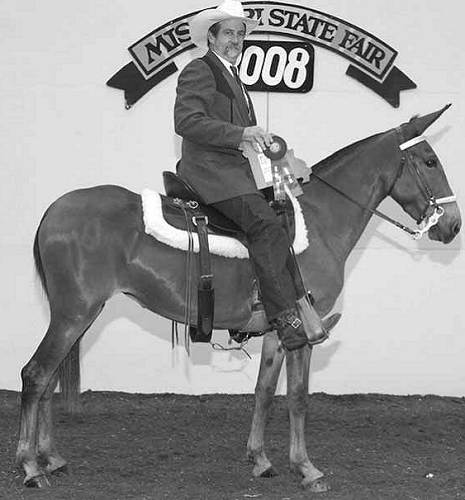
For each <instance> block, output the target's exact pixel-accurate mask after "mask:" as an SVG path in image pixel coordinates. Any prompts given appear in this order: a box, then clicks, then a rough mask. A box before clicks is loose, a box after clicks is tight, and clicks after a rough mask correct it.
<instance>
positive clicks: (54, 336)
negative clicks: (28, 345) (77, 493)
mask: <svg viewBox="0 0 465 500" xmlns="http://www.w3.org/2000/svg"><path fill="white" fill-rule="evenodd" d="M99 310H100V309H99ZM95 317H96V315H95V314H90V313H87V314H80V315H76V316H75V317H74V318H64V317H60V318H57V317H53V313H52V319H51V322H50V326H49V328H48V331H47V333H46V335H45V337H44V338H43V340H42V342H41V343H40V345H39V347H38V348H37V351H36V352H35V353H34V355H33V356H32V358H31V359H30V361H29V362H28V363H27V364H26V366H25V367H24V368H23V369H22V371H21V377H22V380H23V390H22V395H21V419H20V435H19V443H18V449H17V453H16V460H17V463H18V465H20V466H21V467H22V468H23V470H24V472H25V475H26V477H25V479H24V484H25V485H26V486H31V487H42V486H47V485H48V481H47V480H46V478H45V475H44V472H43V471H42V469H41V467H40V464H39V457H38V453H37V452H38V447H39V435H38V431H39V418H42V417H43V416H44V415H45V416H46V415H47V413H48V411H46V412H45V414H44V413H43V412H41V414H40V415H39V401H40V399H41V397H42V396H43V395H44V394H45V393H46V390H47V387H48V386H49V384H50V382H51V380H52V377H53V375H54V373H55V372H56V370H57V368H58V365H59V364H60V363H61V361H63V359H64V358H65V356H66V355H67V354H68V352H69V350H70V349H71V347H72V346H73V344H74V343H75V342H76V340H77V339H78V338H79V337H80V336H81V335H82V334H83V332H84V331H85V330H86V328H87V327H88V325H89V324H91V323H92V321H93V320H94V319H95ZM45 404H46V405H47V403H45ZM45 408H46V407H45ZM47 425H50V426H51V421H49V423H45V427H43V430H44V429H45V428H46V426H47Z"/></svg>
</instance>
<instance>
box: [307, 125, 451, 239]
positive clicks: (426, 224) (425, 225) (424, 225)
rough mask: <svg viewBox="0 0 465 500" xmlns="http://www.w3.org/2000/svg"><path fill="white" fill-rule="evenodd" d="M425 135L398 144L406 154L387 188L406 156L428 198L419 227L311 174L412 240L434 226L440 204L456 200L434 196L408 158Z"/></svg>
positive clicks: (424, 138) (399, 173) (441, 211)
mask: <svg viewBox="0 0 465 500" xmlns="http://www.w3.org/2000/svg"><path fill="white" fill-rule="evenodd" d="M398 132H399V131H398ZM426 140H427V139H426V137H425V136H423V135H421V136H418V137H414V138H413V139H411V140H409V141H406V142H403V143H402V144H400V145H399V149H400V150H401V151H406V156H402V158H401V161H400V165H399V168H398V171H397V175H396V178H395V179H394V182H393V184H392V187H391V189H390V190H389V193H390V192H391V191H392V189H393V187H394V186H395V184H396V182H397V180H398V179H399V177H400V176H401V174H402V171H403V167H404V165H405V163H406V161H407V157H408V158H409V160H410V162H409V163H411V164H412V168H413V170H414V172H415V174H416V176H417V178H418V180H419V183H420V185H421V186H422V187H423V192H424V193H425V196H426V198H427V199H428V205H427V206H426V208H425V210H424V211H423V213H422V215H421V216H420V218H419V219H418V220H417V224H418V225H420V228H419V229H411V228H409V227H408V226H405V225H404V224H402V223H401V222H399V221H397V220H396V219H393V218H392V217H389V216H388V215H386V214H384V213H383V212H381V211H380V210H377V209H375V208H371V207H369V206H367V205H364V204H363V203H360V202H359V201H358V200H356V199H354V198H352V197H351V196H349V195H348V194H347V193H345V192H344V191H342V190H341V189H339V188H337V187H336V186H334V185H332V184H331V183H329V182H328V181H326V180H325V179H323V178H322V177H320V176H319V175H317V174H315V173H313V172H312V174H311V175H312V176H314V177H316V178H317V179H318V180H319V181H320V182H322V183H323V184H325V185H326V186H328V187H330V188H331V189H332V190H333V191H335V192H336V193H338V194H340V195H341V196H343V197H344V198H346V199H347V200H349V201H351V202H352V203H354V204H355V205H357V206H358V207H360V208H361V209H362V210H365V211H367V212H370V213H371V214H373V215H376V216H378V217H380V218H381V219H383V220H385V221H386V222H389V223H390V224H393V225H394V226H396V227H398V228H399V229H401V230H402V231H405V232H406V233H408V234H410V235H411V236H412V238H413V239H414V240H419V239H421V238H422V236H423V235H424V234H425V233H426V232H427V231H428V230H429V229H430V228H432V227H433V226H435V225H436V224H437V223H438V221H439V219H440V218H441V217H442V216H443V215H444V208H443V207H442V206H441V205H442V204H445V203H453V202H455V201H456V199H457V198H456V196H455V195H451V196H445V197H442V198H436V197H435V195H434V193H433V190H432V189H431V187H430V185H429V184H428V181H427V180H426V178H425V176H424V175H423V174H422V172H421V171H420V169H419V168H418V166H417V165H416V164H415V162H414V161H413V160H412V159H411V158H410V153H409V152H408V151H407V150H408V149H409V148H411V147H412V146H415V145H416V144H418V143H420V142H423V141H426ZM430 207H434V212H433V213H432V214H431V215H430V216H429V217H427V213H428V209H429V208H430Z"/></svg>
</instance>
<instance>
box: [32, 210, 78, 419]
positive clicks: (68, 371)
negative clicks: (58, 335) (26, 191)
mask: <svg viewBox="0 0 465 500" xmlns="http://www.w3.org/2000/svg"><path fill="white" fill-rule="evenodd" d="M45 216H46V213H45V215H44V217H43V218H42V221H41V222H40V224H39V227H38V229H37V232H36V235H35V238H34V248H33V253H34V263H35V268H36V271H37V274H38V276H39V278H40V282H41V284H42V288H43V290H44V292H45V295H46V296H47V299H48V298H49V296H48V290H47V280H46V276H45V272H44V266H43V263H42V259H41V256H40V247H39V231H40V226H41V225H42V222H43V220H44V218H45ZM79 355H80V339H79V340H77V341H76V343H75V344H74V345H73V347H72V348H71V351H70V352H69V353H68V355H67V356H66V358H65V359H64V360H63V361H62V362H61V364H60V366H59V367H58V377H59V381H60V390H61V397H62V401H63V407H64V408H65V410H66V411H68V412H69V413H78V412H79V411H80V410H81V404H80V401H79V394H80V392H81V373H80V360H79Z"/></svg>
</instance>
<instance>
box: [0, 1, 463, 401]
mask: <svg viewBox="0 0 465 500" xmlns="http://www.w3.org/2000/svg"><path fill="white" fill-rule="evenodd" d="M211 3H212V2H207V3H202V2H200V1H197V0H195V1H194V0H183V1H178V2H154V1H153V0H138V1H137V2H133V1H131V2H130V1H129V0H113V1H111V2H110V1H108V0H107V1H103V0H81V1H80V2H62V1H59V0H48V1H47V2H39V1H34V0H29V1H25V2H18V1H17V0H0V33H1V36H2V50H1V52H0V67H1V68H2V78H0V107H1V117H2V119H1V121H0V151H1V169H0V190H1V201H2V204H1V211H0V220H1V229H2V230H1V237H0V249H1V261H0V270H1V277H2V284H1V287H0V303H1V305H2V311H3V314H2V329H1V333H0V388H4V389H13V390H18V389H20V369H21V367H22V366H23V365H24V364H25V363H26V362H27V360H28V359H29V357H30V356H31V355H32V353H33V352H34V350H35V348H36V347H37V345H38V343H39V342H40V340H41V338H42V336H43V335H44V333H45V330H46V327H47V324H48V307H47V305H46V302H45V299H44V296H43V293H42V291H41V289H40V286H39V284H38V280H37V278H36V277H35V274H34V269H33V259H32V241H33V237H34V234H35V230H36V228H37V225H38V223H39V221H40V219H41V216H42V213H43V212H44V210H45V209H46V208H47V206H48V205H49V204H50V203H51V202H52V201H53V200H55V199H56V198H57V197H58V196H60V195H61V194H63V193H64V192H66V191H69V190H72V189H75V188H78V187H84V186H91V185H95V184H107V183H112V184H120V185H123V186H126V187H128V188H129V189H131V190H134V191H136V192H140V191H141V190H142V189H143V188H144V187H151V188H153V189H157V190H162V182H161V171H162V170H165V169H174V165H175V162H176V159H177V158H178V156H179V149H180V147H179V146H180V141H179V139H178V138H177V137H176V136H175V133H174V130H173V123H172V107H173V103H174V93H175V85H176V76H173V77H171V78H169V79H168V80H166V81H164V82H162V83H161V84H160V85H158V86H157V87H155V89H154V90H152V91H151V92H150V93H149V94H148V95H147V96H145V97H144V98H143V99H142V100H141V101H140V102H139V103H137V104H136V105H135V106H134V108H133V109H131V110H130V111H127V110H125V109H124V105H123V95H122V92H120V91H117V90H114V89H110V88H109V87H107V86H106V85H105V82H106V81H107V80H108V78H109V77H110V76H112V75H113V74H114V73H115V72H116V71H117V70H118V69H120V68H121V67H122V66H123V65H125V64H126V63H127V62H129V61H130V57H129V53H128V52H127V50H126V48H127V47H128V46H129V45H130V44H131V43H133V42H135V41H136V40H138V39H139V38H140V37H142V36H143V35H145V34H147V33H148V32H149V31H151V30H152V29H154V28H155V27H157V26H160V25H161V24H164V23H165V22H167V21H169V20H170V19H173V18H176V17H178V16H181V15H183V14H186V13H188V12H192V11H194V10H196V9H199V8H202V7H205V6H207V4H208V5H210V4H211ZM294 3H295V4H298V3H301V4H302V5H307V6H310V7H312V8H316V9H318V10H321V11H323V12H327V13H329V14H332V15H335V16H337V17H341V18H342V19H344V20H346V21H349V22H352V23H353V24H355V25H357V26H359V27H361V28H364V29H366V30H367V31H369V32H370V33H373V34H375V35H377V36H378V37H379V38H381V39H382V40H383V41H385V42H386V43H388V44H390V45H391V46H392V47H394V48H395V49H397V50H398V51H399V56H398V58H397V60H396V65H397V66H398V67H399V68H400V69H401V70H402V71H404V72H405V73H406V74H407V75H408V76H409V77H411V78H412V79H413V80H414V81H415V82H416V83H417V84H418V89H416V90H413V91H407V92H403V93H402V94H401V106H400V108H398V109H394V108H392V107H390V106H389V105H388V104H387V103H386V102H385V101H383V100H382V99H381V98H379V97H378V96H377V95H376V94H374V93H372V92H371V91H369V90H367V89H366V88H364V87H362V86H361V85H360V84H358V83H357V82H356V81H354V80H351V79H350V78H348V77H346V76H345V74H344V73H345V70H346V68H347V64H348V63H347V61H345V60H343V59H342V58H341V57H339V56H337V55H335V54H332V53H330V52H329V51H327V50H324V49H321V48H318V47H316V48H315V51H316V61H315V84H314V88H313V90H312V91H311V92H310V93H309V94H305V95H295V96H290V95H275V94H271V95H269V100H268V101H267V97H266V95H265V94H256V95H255V96H254V101H255V103H256V107H257V110H258V115H259V118H260V120H261V122H262V123H265V122H266V121H267V120H268V122H269V125H270V130H272V131H273V132H276V133H278V134H280V135H282V136H284V137H286V138H287V139H288V142H289V143H290V145H291V146H292V147H293V148H294V150H295V152H296V155H297V156H299V157H302V158H304V159H305V160H306V161H307V163H308V164H312V163H314V162H316V161H318V160H319V159H321V158H323V157H324V156H326V155H328V154H330V153H332V152H334V151H335V150H337V149H339V148H340V147H342V146H345V145H347V144H349V143H351V142H353V141H354V140H357V139H360V138H363V137H366V136H368V135H371V134H373V133H375V132H378V131H382V130H386V129H388V128H391V127H394V126H397V125H399V124H400V123H402V122H404V121H406V120H408V119H409V118H410V117H411V116H412V115H414V114H417V113H420V114H424V113H429V112H431V111H434V110H436V109H439V108H440V107H442V106H443V105H444V104H446V103H448V102H452V103H453V107H452V108H451V109H450V110H449V111H448V112H447V113H446V114H445V115H444V116H443V117H442V118H441V120H440V121H438V122H437V123H436V124H435V125H434V126H433V127H432V128H431V129H430V131H429V135H430V143H431V144H432V146H433V148H434V149H435V150H436V152H437V153H438V155H439V157H440V158H441V160H442V163H443V165H444V166H445V169H446V171H447V174H448V176H449V179H450V182H451V185H452V186H453V188H454V189H455V191H456V194H457V196H458V200H459V204H460V203H461V204H462V206H464V205H465V203H464V200H465V196H464V187H463V186H464V185H465V169H464V165H463V163H464V157H465V145H464V134H463V132H464V122H465V109H464V104H465V103H464V97H465V88H464V81H465V64H464V55H463V17H464V15H465V7H464V3H463V2H462V0H448V1H447V2H437V1H436V0H390V1H389V2H388V1H386V0H351V1H348V0H333V1H332V2H327V1H323V0H315V1H312V2H299V1H298V0H294ZM261 38H263V37H261ZM190 57H191V56H188V55H185V56H182V57H180V58H179V59H178V60H177V61H176V62H177V64H178V66H179V67H182V66H183V64H185V63H186V62H187V61H188V60H189V58H190ZM384 208H385V209H386V210H387V211H388V212H389V213H390V214H391V215H396V216H400V217H402V215H401V213H400V212H401V210H400V208H399V207H397V206H395V205H394V204H392V203H389V202H386V203H385V204H384ZM462 241H463V237H462V236H459V237H458V238H457V239H456V240H455V241H454V242H453V243H452V244H450V245H448V246H443V245H441V244H438V243H433V242H430V241H427V240H424V241H421V242H419V243H417V242H414V241H411V240H409V239H408V237H407V236H405V235H404V234H403V233H401V232H400V231H398V230H397V229H395V228H391V227H390V226H388V225H387V224H386V223H384V222H380V221H379V220H374V219H373V220H372V222H371V223H370V225H369V227H368V229H367V231H366V233H365V234H364V235H363V237H362V239H361V240H360V242H359V243H358V245H357V247H356V249H355V251H354V252H353V254H352V255H351V257H350V259H349V262H348V265H347V272H346V286H345V289H344V292H343V294H342V296H341V298H340V300H339V301H338V304H337V307H336V309H337V310H340V311H342V313H343V318H342V320H341V322H340V325H339V326H338V328H337V329H336V330H335V333H334V335H333V337H332V338H331V340H330V341H328V342H327V343H325V344H324V345H323V346H321V347H318V348H316V349H315V350H314V355H313V363H312V373H311V376H310V388H311V390H312V391H326V392H330V393H354V392H383V393H395V394H409V393H435V394H440V395H459V396H463V395H465V367H464V363H463V355H464V353H465V332H464V325H465V320H464V317H463V314H462V313H463V310H462V307H463V297H464V286H463V284H464V278H465V255H464V250H463V243H462ZM214 335H215V339H216V340H217V341H220V342H226V339H227V334H226V332H215V334H214ZM260 348H261V340H260V339H258V340H252V341H251V342H250V344H249V352H250V353H251V355H252V358H253V359H252V360H251V361H250V360H248V359H247V358H245V357H244V356H243V355H242V354H238V353H232V354H231V353H221V352H216V351H215V352H213V351H212V350H211V349H210V347H209V346H205V345H195V346H193V347H192V353H191V356H190V358H188V357H187V356H186V353H185V350H184V348H183V347H182V346H179V347H178V348H176V349H175V350H174V351H173V350H172V349H171V341H170V322H169V321H168V320H165V319H163V318H160V317H157V316H156V315H154V314H152V313H149V312H147V311H146V310H143V309H141V308H140V307H139V306H138V305H136V304H135V303H133V302H131V301H130V300H128V299H126V298H124V297H115V298H113V299H112V300H111V301H110V302H109V303H108V304H107V307H106V309H105V310H104V312H103V314H102V315H101V316H100V317H99V318H98V320H97V321H96V323H95V324H94V325H93V326H92V328H91V329H90V330H89V332H88V333H87V334H86V337H85V339H84V341H83V356H82V374H83V381H82V386H83V389H84V390H85V389H93V390H123V391H134V392H165V391H173V392H181V393H207V392H233V393H240V392H253V389H254V385H255V380H256V375H257V373H258V363H259V357H260ZM279 390H280V391H281V392H283V391H284V390H285V382H284V379H282V380H281V382H280V386H279Z"/></svg>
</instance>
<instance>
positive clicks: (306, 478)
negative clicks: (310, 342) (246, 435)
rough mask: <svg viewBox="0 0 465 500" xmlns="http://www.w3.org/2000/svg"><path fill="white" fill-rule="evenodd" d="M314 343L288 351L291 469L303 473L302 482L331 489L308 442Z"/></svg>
mask: <svg viewBox="0 0 465 500" xmlns="http://www.w3.org/2000/svg"><path fill="white" fill-rule="evenodd" d="M311 354H312V350H311V347H304V348H302V349H299V350H297V351H291V352H286V368H287V396H288V404H289V421H290V450H289V459H290V463H291V469H292V470H294V471H296V472H298V473H300V474H301V475H302V476H303V480H302V486H304V487H308V488H309V489H310V490H311V491H313V492H324V491H328V490H329V489H330V486H329V484H328V483H327V482H326V481H325V480H324V479H323V473H322V472H321V471H319V470H318V469H317V468H316V467H315V466H314V465H313V464H312V462H310V460H309V458H308V455H307V448H306V445H305V414H306V412H307V401H308V372H309V367H310V357H311Z"/></svg>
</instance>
